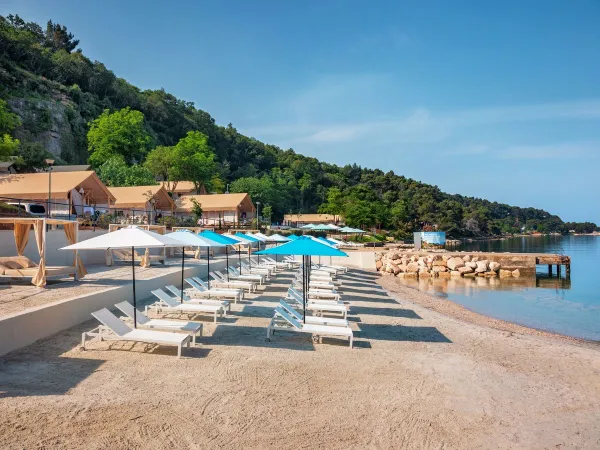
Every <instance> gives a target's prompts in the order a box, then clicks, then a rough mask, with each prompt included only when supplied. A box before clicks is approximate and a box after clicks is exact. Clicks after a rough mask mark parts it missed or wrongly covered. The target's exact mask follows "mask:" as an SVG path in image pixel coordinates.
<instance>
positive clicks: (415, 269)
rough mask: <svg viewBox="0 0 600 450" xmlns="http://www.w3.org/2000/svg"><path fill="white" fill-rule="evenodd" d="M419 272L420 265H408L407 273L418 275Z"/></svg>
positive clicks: (414, 263)
mask: <svg viewBox="0 0 600 450" xmlns="http://www.w3.org/2000/svg"><path fill="white" fill-rule="evenodd" d="M418 271H419V265H418V264H417V263H416V262H411V263H408V264H407V265H406V272H407V273H417V272H418Z"/></svg>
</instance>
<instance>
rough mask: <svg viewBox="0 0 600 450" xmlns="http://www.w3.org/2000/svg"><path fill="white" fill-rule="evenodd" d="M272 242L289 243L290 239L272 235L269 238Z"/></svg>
mask: <svg viewBox="0 0 600 450" xmlns="http://www.w3.org/2000/svg"><path fill="white" fill-rule="evenodd" d="M269 237H270V238H271V240H272V241H273V242H289V241H291V239H288V238H286V237H285V236H282V235H281V234H272V235H271V236H269Z"/></svg>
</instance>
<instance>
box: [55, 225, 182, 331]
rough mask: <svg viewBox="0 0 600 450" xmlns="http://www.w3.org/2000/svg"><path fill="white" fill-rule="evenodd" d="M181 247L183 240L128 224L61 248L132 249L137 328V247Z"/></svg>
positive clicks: (135, 321)
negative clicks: (135, 256)
mask: <svg viewBox="0 0 600 450" xmlns="http://www.w3.org/2000/svg"><path fill="white" fill-rule="evenodd" d="M136 247H138V248H165V247H181V242H179V241H176V240H175V239H172V238H170V237H168V236H163V235H162V234H158V233H154V232H153V231H148V230H142V229H141V228H138V227H136V226H133V225H131V226H128V227H125V228H121V229H120V230H117V231H113V232H112V233H106V234H103V235H101V236H97V237H94V238H91V239H87V240H85V241H81V242H77V243H76V244H72V245H68V246H67V247H63V248H61V249H60V250H108V249H113V248H126V249H129V248H130V249H131V277H132V288H133V327H134V328H137V307H136V297H135V264H134V263H135V258H134V255H135V248H136Z"/></svg>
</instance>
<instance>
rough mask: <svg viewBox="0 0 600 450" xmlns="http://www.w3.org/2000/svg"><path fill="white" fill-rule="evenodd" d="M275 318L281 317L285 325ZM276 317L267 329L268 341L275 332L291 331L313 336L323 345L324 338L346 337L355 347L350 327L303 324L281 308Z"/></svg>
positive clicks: (278, 307) (278, 309) (276, 311)
mask: <svg viewBox="0 0 600 450" xmlns="http://www.w3.org/2000/svg"><path fill="white" fill-rule="evenodd" d="M275 316H279V317H281V318H282V319H284V321H285V323H284V324H281V322H280V321H278V320H276V318H275ZM275 316H274V317H273V319H271V322H269V326H268V327H267V340H271V336H272V335H273V334H274V333H275V331H291V332H296V333H307V334H310V335H312V337H313V341H314V340H315V339H318V341H319V343H322V338H323V336H336V337H339V336H341V337H344V338H346V339H348V342H349V343H350V348H352V347H353V346H354V334H353V333H352V328H350V327H335V326H327V325H315V324H309V323H302V322H299V321H298V320H296V318H295V317H293V316H291V315H290V314H289V313H288V312H287V311H285V310H284V309H283V308H281V307H280V306H277V307H276V308H275Z"/></svg>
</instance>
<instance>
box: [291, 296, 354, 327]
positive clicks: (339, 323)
mask: <svg viewBox="0 0 600 450" xmlns="http://www.w3.org/2000/svg"><path fill="white" fill-rule="evenodd" d="M279 306H281V307H282V308H283V309H284V310H286V311H287V312H288V313H289V314H290V315H292V316H294V317H295V318H296V320H298V321H300V322H303V321H304V316H303V315H302V314H301V313H300V311H298V310H296V309H295V308H294V307H293V306H291V305H290V304H289V303H288V302H286V301H285V300H279ZM306 323H312V324H314V325H330V326H335V327H348V326H350V325H349V324H348V321H347V320H346V319H338V318H332V317H318V316H306Z"/></svg>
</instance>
